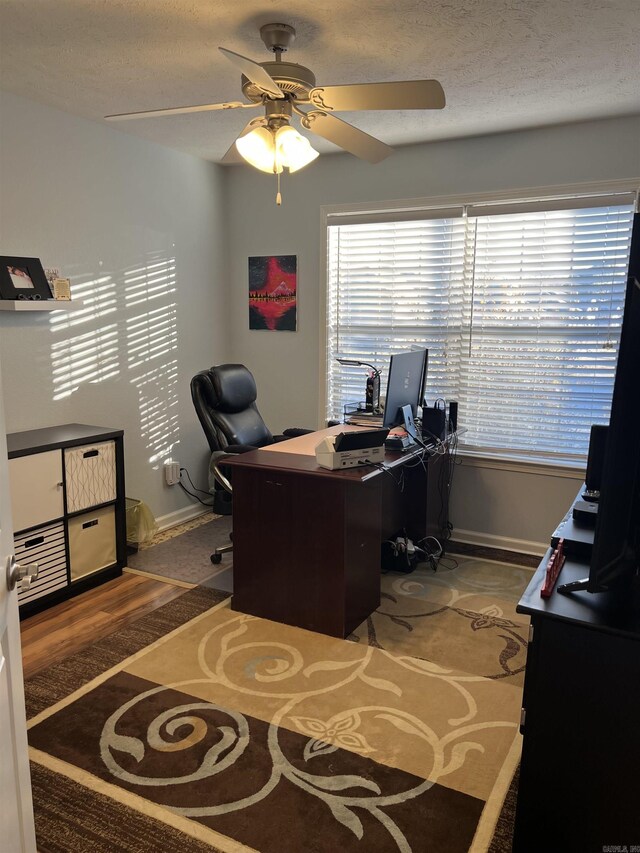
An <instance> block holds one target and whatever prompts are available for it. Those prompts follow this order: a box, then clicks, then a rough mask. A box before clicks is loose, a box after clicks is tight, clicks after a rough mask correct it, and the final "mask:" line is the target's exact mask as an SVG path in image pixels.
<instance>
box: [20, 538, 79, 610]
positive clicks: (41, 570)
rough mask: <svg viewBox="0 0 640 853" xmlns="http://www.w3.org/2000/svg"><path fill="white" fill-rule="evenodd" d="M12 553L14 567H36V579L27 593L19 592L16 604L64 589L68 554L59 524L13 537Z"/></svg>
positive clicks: (66, 582)
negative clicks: (13, 552) (17, 565)
mask: <svg viewBox="0 0 640 853" xmlns="http://www.w3.org/2000/svg"><path fill="white" fill-rule="evenodd" d="M14 551H15V555H16V562H17V563H21V564H23V565H24V564H25V563H37V564H38V579H37V580H35V581H34V582H33V583H32V584H31V587H30V588H29V589H28V590H24V591H18V604H26V603H27V602H28V601H34V600H35V599H36V598H42V596H43V595H49V593H50V592H54V591H55V590H57V589H63V588H64V587H66V586H67V584H68V579H67V554H66V549H65V543H64V524H63V523H62V522H61V521H60V522H57V523H56V524H48V525H46V526H44V527H40V528H38V529H37V530H31V531H30V532H29V533H22V534H20V535H18V536H16V537H15V540H14Z"/></svg>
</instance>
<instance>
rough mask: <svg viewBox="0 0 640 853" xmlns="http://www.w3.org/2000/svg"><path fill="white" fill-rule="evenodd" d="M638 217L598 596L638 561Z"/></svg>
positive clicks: (600, 519)
mask: <svg viewBox="0 0 640 853" xmlns="http://www.w3.org/2000/svg"><path fill="white" fill-rule="evenodd" d="M639 378H640V214H636V216H635V219H634V227H633V237H632V240H631V256H630V260H629V279H628V283H627V297H626V301H625V308H624V318H623V322H622V333H621V337H620V349H619V351H618V366H617V369H616V380H615V386H614V389H613V402H612V404H611V421H610V424H609V432H608V435H607V443H606V451H605V456H604V469H603V473H602V483H601V486H600V504H599V507H598V516H597V521H596V530H595V536H594V541H593V554H592V557H591V568H590V572H589V587H588V588H589V590H590V591H591V592H598V591H599V590H602V589H606V588H608V587H611V586H613V585H614V584H616V583H622V582H624V580H625V579H627V580H628V579H630V578H631V577H632V576H633V574H635V572H636V571H637V569H638V564H639V562H640V438H639V437H638V425H639V424H640V381H639Z"/></svg>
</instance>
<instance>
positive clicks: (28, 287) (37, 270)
mask: <svg viewBox="0 0 640 853" xmlns="http://www.w3.org/2000/svg"><path fill="white" fill-rule="evenodd" d="M0 298H2V299H34V300H37V299H51V288H50V287H49V282H48V281H47V278H46V276H45V274H44V270H43V269H42V264H41V263H40V261H39V260H38V258H13V257H5V256H2V257H0Z"/></svg>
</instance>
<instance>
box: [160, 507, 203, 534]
mask: <svg viewBox="0 0 640 853" xmlns="http://www.w3.org/2000/svg"><path fill="white" fill-rule="evenodd" d="M207 513H211V510H210V509H203V507H202V506H185V507H183V508H182V509H177V510H175V512H169V513H167V514H166V515H161V516H160V517H159V518H156V522H157V523H158V530H159V531H160V532H162V531H164V530H168V529H169V528H170V527H175V526H176V525H178V524H184V523H185V521H192V520H193V519H194V518H199V517H200V516H201V515H205V514H207Z"/></svg>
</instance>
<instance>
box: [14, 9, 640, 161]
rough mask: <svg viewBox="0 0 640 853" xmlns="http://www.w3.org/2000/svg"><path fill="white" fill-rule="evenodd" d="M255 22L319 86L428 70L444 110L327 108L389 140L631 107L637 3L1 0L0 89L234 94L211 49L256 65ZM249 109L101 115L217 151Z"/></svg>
mask: <svg viewBox="0 0 640 853" xmlns="http://www.w3.org/2000/svg"><path fill="white" fill-rule="evenodd" d="M269 22H283V23H288V24H291V25H292V26H294V27H295V28H296V30H297V38H296V41H295V43H294V45H293V47H292V49H291V50H290V51H289V52H288V53H287V54H286V55H285V58H286V59H288V60H290V61H292V62H298V63H301V64H303V65H306V66H308V67H309V68H311V70H312V71H313V72H314V73H315V75H316V79H317V82H318V85H323V84H324V85H330V84H344V83H358V82H375V81H384V80H413V79H422V78H436V79H438V80H440V82H441V83H442V85H443V87H444V90H445V93H446V97H447V106H446V108H445V109H444V110H441V111H413V112H412V111H406V112H401V113H394V112H386V113H385V112H370V113H364V112H359V113H341V114H340V117H341V118H343V119H344V120H346V121H350V122H352V123H353V124H355V125H356V126H357V127H359V128H361V129H362V130H365V131H366V132H368V133H371V134H373V135H374V136H378V137H379V138H380V139H382V140H383V141H384V142H386V143H388V144H390V145H404V144H409V143H415V142H422V141H427V140H433V139H443V138H453V137H459V136H469V135H475V134H482V133H492V132H496V131H502V130H515V129H519V128H528V127H536V126H541V125H549V124H557V123H564V122H572V121H579V120H582V119H590V118H600V117H608V116H615V115H626V114H630V113H637V112H640V62H639V61H638V60H639V55H638V43H639V36H640V3H639V2H638V0H427V2H424V0H394V2H391V0H296V2H295V3H294V2H282V0H262V2H256V0H207V2H205V0H0V86H1V88H3V89H5V90H7V91H10V92H13V93H15V94H17V95H22V96H24V97H26V98H31V99H32V100H36V101H40V102H42V103H45V104H49V105H51V106H53V107H57V108H58V109H61V110H65V111H67V112H69V113H73V114H76V115H79V116H84V117H86V118H89V119H94V120H102V117H103V116H104V115H107V114H109V113H118V112H131V111H137V110H148V109H155V108H163V107H169V106H181V105H185V104H197V103H208V102H218V101H229V100H242V95H241V91H240V78H239V74H238V73H237V72H236V71H235V70H234V68H233V66H232V65H231V64H230V63H229V62H228V61H227V60H226V59H225V58H224V57H223V56H222V55H221V54H220V53H219V52H218V50H217V47H218V45H222V46H224V47H227V48H229V49H231V50H233V51H236V52H238V53H241V54H243V55H244V56H249V57H251V58H252V59H254V60H256V61H258V62H264V61H268V60H269V59H272V55H271V54H270V53H268V52H267V50H266V49H265V47H264V45H263V44H262V41H261V40H260V36H259V33H258V29H259V27H260V26H261V25H262V24H265V23H269ZM257 114H259V110H256V111H255V112H254V111H251V112H249V111H247V110H226V111H224V112H209V113H199V114H192V115H185V116H171V117H164V118H147V119H140V120H137V121H130V122H126V123H121V124H118V125H111V126H112V127H117V128H118V130H121V131H123V132H125V133H131V134H134V135H136V136H141V137H144V138H146V139H150V140H153V141H155V142H158V143H161V144H163V145H167V146H170V147H171V148H177V149H179V150H182V151H186V152H189V153H191V154H195V155H197V156H200V157H204V158H206V159H209V160H214V161H216V160H220V159H221V157H222V156H223V155H224V153H225V151H226V150H227V148H228V147H229V145H230V144H231V142H232V141H233V139H234V138H235V135H236V134H237V133H239V132H240V130H241V129H242V128H243V127H244V125H245V124H246V122H247V121H248V120H249V118H250V117H252V116H253V115H257ZM313 144H314V146H315V147H316V148H317V149H318V150H320V151H321V152H331V151H337V150H339V149H337V148H336V147H335V146H333V145H332V144H331V143H329V142H324V141H323V140H320V139H319V138H318V137H313Z"/></svg>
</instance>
